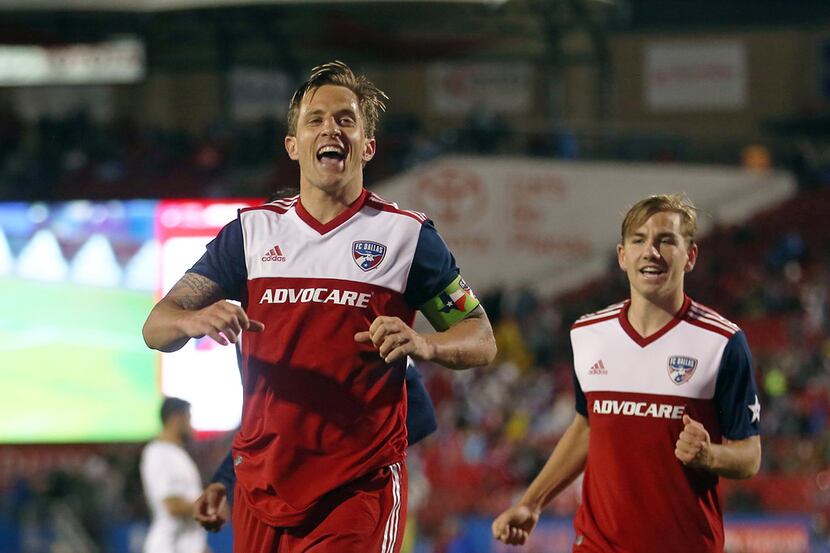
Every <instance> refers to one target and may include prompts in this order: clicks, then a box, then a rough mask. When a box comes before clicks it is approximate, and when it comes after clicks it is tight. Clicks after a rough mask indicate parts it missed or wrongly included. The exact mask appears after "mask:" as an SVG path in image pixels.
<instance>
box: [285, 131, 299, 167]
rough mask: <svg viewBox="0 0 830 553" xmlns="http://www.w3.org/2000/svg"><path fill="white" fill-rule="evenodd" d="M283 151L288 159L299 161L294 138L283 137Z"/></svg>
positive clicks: (295, 138)
mask: <svg viewBox="0 0 830 553" xmlns="http://www.w3.org/2000/svg"><path fill="white" fill-rule="evenodd" d="M285 151H286V152H288V157H289V158H291V159H293V160H294V161H297V160H298V159H300V154H299V153H298V152H297V137H296V136H286V137H285Z"/></svg>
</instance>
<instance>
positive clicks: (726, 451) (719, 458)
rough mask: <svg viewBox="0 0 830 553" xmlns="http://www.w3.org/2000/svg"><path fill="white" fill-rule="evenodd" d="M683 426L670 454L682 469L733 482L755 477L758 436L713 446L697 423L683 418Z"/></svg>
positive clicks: (759, 450)
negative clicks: (699, 470)
mask: <svg viewBox="0 0 830 553" xmlns="http://www.w3.org/2000/svg"><path fill="white" fill-rule="evenodd" d="M683 425H684V428H683V431H682V432H681V433H680V437H679V438H678V439H677V445H676V447H675V451H674V454H675V456H676V457H677V458H678V459H679V460H680V462H682V463H683V464H684V465H686V466H688V467H694V468H700V469H704V470H708V471H711V472H714V473H715V474H717V475H719V476H723V477H724V478H735V479H743V478H750V477H752V476H755V475H756V474H757V473H758V469H760V468H761V438H760V436H750V437H749V438H746V439H743V440H726V439H724V443H722V444H713V443H712V442H711V440H710V439H709V432H707V431H706V428H704V426H703V425H702V424H701V423H699V422H697V421H696V420H694V419H692V418H691V417H689V416H688V415H684V416H683Z"/></svg>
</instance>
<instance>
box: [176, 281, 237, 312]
mask: <svg viewBox="0 0 830 553" xmlns="http://www.w3.org/2000/svg"><path fill="white" fill-rule="evenodd" d="M167 297H168V298H170V299H171V300H172V301H175V302H176V303H178V304H179V305H181V306H182V307H183V308H185V309H188V310H193V309H201V308H202V307H205V306H207V305H210V304H212V303H214V302H217V301H219V300H221V299H222V298H223V297H224V296H223V295H222V289H221V288H220V287H219V285H218V284H216V283H215V282H213V281H212V280H210V279H209V278H206V277H203V276H202V275H197V274H195V273H185V275H184V276H183V277H182V278H181V279H180V280H179V282H177V283H176V284H175V285H174V286H173V288H171V289H170V293H168V294H167Z"/></svg>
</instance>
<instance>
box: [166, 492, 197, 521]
mask: <svg viewBox="0 0 830 553" xmlns="http://www.w3.org/2000/svg"><path fill="white" fill-rule="evenodd" d="M162 502H163V503H164V507H165V508H166V509H167V512H168V513H170V514H171V515H172V516H174V517H177V518H190V517H192V516H193V503H191V502H190V501H188V500H186V499H184V498H183V497H179V496H176V495H174V496H170V497H165V498H164V499H163V500H162Z"/></svg>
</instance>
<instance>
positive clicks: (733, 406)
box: [715, 331, 761, 440]
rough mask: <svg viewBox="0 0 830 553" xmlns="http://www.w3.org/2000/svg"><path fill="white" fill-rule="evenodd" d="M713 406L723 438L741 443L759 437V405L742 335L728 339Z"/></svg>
mask: <svg viewBox="0 0 830 553" xmlns="http://www.w3.org/2000/svg"><path fill="white" fill-rule="evenodd" d="M715 403H716V404H717V409H718V419H719V421H720V426H721V432H722V434H723V435H724V437H726V438H728V439H730V440H743V439H746V438H748V437H750V436H755V435H757V434H759V432H760V420H761V405H760V403H759V402H758V389H757V388H756V386H755V378H754V376H753V374H752V355H751V354H750V352H749V344H747V341H746V336H744V333H743V332H742V331H741V332H736V333H735V334H734V335H732V337H731V338H730V339H729V342H728V343H727V344H726V348H725V349H724V352H723V357H722V358H721V364H720V368H719V370H718V380H717V384H716V386H715Z"/></svg>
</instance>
